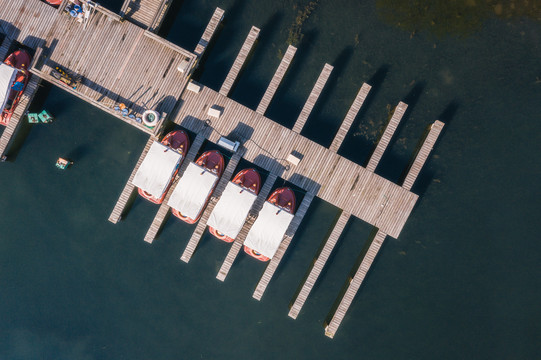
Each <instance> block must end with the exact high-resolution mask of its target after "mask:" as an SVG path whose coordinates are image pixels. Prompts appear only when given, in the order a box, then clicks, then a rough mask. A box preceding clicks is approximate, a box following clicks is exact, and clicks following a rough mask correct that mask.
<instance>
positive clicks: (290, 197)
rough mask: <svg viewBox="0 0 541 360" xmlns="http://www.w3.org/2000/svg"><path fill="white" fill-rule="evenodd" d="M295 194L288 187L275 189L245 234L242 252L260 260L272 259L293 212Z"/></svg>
mask: <svg viewBox="0 0 541 360" xmlns="http://www.w3.org/2000/svg"><path fill="white" fill-rule="evenodd" d="M294 213H295V194H294V193H293V190H291V189H290V188H288V187H282V188H279V189H276V190H275V191H274V192H273V193H272V194H271V195H270V196H269V199H268V200H267V201H265V204H263V208H262V209H261V211H260V212H259V215H258V217H257V220H256V221H255V222H254V225H252V228H251V229H250V231H249V232H248V235H247V236H246V241H245V242H244V252H246V253H247V254H248V255H250V256H253V257H255V258H256V259H258V260H261V261H268V260H270V259H272V257H273V256H274V254H275V253H276V250H278V247H279V246H280V243H281V242H282V240H283V238H284V235H285V233H286V230H287V228H288V227H289V224H290V223H291V220H293V216H294V215H293V214H294Z"/></svg>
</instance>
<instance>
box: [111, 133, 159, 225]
mask: <svg viewBox="0 0 541 360" xmlns="http://www.w3.org/2000/svg"><path fill="white" fill-rule="evenodd" d="M154 141H157V139H156V138H155V137H153V136H151V137H150V138H149V139H148V141H147V143H146V145H145V148H144V149H143V152H142V153H141V156H139V160H137V164H135V167H134V168H133V171H132V172H131V175H130V177H129V179H128V182H127V183H126V185H125V186H124V189H122V192H121V193H120V197H119V198H118V201H117V202H116V204H115V207H114V208H113V211H112V212H111V215H110V216H109V221H110V222H112V223H113V224H116V223H118V222H119V221H120V219H121V218H122V214H123V213H124V208H125V207H126V204H127V203H128V201H129V200H130V198H131V196H132V194H133V191H134V190H135V186H134V185H133V184H132V181H133V178H134V176H135V173H136V172H137V170H138V169H139V166H141V163H142V162H143V160H144V159H145V156H146V155H147V153H148V150H149V149H150V146H151V145H152V143H153V142H154Z"/></svg>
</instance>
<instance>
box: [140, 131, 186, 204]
mask: <svg viewBox="0 0 541 360" xmlns="http://www.w3.org/2000/svg"><path fill="white" fill-rule="evenodd" d="M181 159H182V155H180V154H179V153H178V152H176V151H174V150H172V149H170V148H169V147H167V146H165V145H163V144H161V143H159V142H157V141H155V142H154V143H153V144H152V145H151V146H150V149H149V150H148V153H147V154H146V156H145V158H144V159H143V162H142V163H141V165H140V166H139V169H137V173H135V176H134V177H133V181H132V184H133V185H135V186H137V187H138V188H139V189H141V190H143V191H146V192H147V193H149V194H150V195H152V196H153V197H155V198H158V199H159V198H161V197H162V195H163V193H164V192H165V190H166V189H167V186H168V185H169V182H170V181H171V178H172V177H173V174H174V173H175V171H176V169H177V167H178V165H179V164H180V160H181Z"/></svg>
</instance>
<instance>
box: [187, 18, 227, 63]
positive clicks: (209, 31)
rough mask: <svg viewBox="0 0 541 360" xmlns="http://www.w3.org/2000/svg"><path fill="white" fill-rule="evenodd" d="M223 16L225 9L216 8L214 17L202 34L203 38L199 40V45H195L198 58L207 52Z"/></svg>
mask: <svg viewBox="0 0 541 360" xmlns="http://www.w3.org/2000/svg"><path fill="white" fill-rule="evenodd" d="M223 18H224V10H222V9H220V8H216V10H214V14H212V17H211V18H210V21H209V23H208V24H207V27H206V29H205V31H204V32H203V35H202V36H201V39H200V40H199V43H197V46H196V47H195V50H194V54H195V55H197V57H198V58H201V57H202V56H203V54H204V53H205V50H206V49H207V47H208V45H209V43H210V40H211V39H212V37H213V36H214V33H215V32H216V29H218V25H220V23H221V22H222V19H223Z"/></svg>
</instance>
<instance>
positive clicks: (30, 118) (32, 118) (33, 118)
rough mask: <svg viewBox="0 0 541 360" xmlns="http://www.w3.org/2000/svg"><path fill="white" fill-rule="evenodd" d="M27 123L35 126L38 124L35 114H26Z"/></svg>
mask: <svg viewBox="0 0 541 360" xmlns="http://www.w3.org/2000/svg"><path fill="white" fill-rule="evenodd" d="M28 123H30V124H37V123H39V117H38V114H36V113H28Z"/></svg>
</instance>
